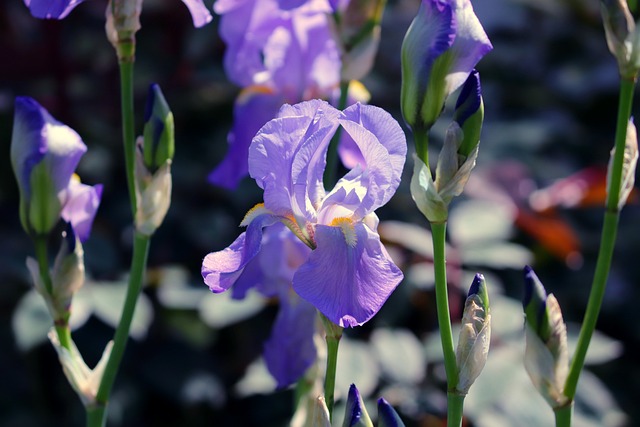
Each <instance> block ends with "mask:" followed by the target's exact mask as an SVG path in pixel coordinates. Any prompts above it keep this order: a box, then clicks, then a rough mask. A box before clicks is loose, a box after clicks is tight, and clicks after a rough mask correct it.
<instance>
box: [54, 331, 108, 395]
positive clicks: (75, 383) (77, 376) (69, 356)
mask: <svg viewBox="0 0 640 427" xmlns="http://www.w3.org/2000/svg"><path fill="white" fill-rule="evenodd" d="M49 340H50V341H51V344H53V347H54V348H55V349H56V352H57V353H58V358H59V359H60V364H61V365H62V369H63V371H64V374H65V376H66V377H67V380H69V384H71V387H73V389H74V390H75V391H76V393H77V394H78V396H80V399H81V400H82V403H83V404H84V406H86V407H89V406H91V405H94V404H95V403H96V396H97V394H98V388H99V387H100V382H101V381H102V376H103V374H104V370H105V368H106V366H107V361H108V360H109V357H110V356H111V349H112V348H113V341H109V343H108V344H107V345H106V347H105V349H104V351H103V353H102V357H101V358H100V361H99V362H98V364H97V365H96V366H95V368H93V369H90V368H89V367H88V366H87V364H86V363H85V362H84V359H83V358H82V355H81V354H80V352H79V351H78V348H77V347H76V345H75V344H74V342H73V341H71V342H70V348H69V349H67V348H64V347H62V346H61V345H60V341H59V340H58V335H57V334H56V333H55V331H54V330H53V329H52V330H51V331H50V332H49Z"/></svg>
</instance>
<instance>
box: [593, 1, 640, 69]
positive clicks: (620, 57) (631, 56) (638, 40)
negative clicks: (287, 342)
mask: <svg viewBox="0 0 640 427" xmlns="http://www.w3.org/2000/svg"><path fill="white" fill-rule="evenodd" d="M600 6H601V11H602V21H603V23H604V30H605V36H606V38H607V46H608V47H609V51H610V52H611V53H612V54H613V56H614V57H615V58H616V60H617V61H618V69H619V71H620V75H621V76H622V77H624V78H635V76H636V75H637V74H638V70H639V69H640V33H639V30H638V28H637V27H636V23H635V22H634V21H633V16H632V15H631V12H630V11H629V6H628V5H627V1H626V0H601V2H600Z"/></svg>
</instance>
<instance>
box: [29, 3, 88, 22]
mask: <svg viewBox="0 0 640 427" xmlns="http://www.w3.org/2000/svg"><path fill="white" fill-rule="evenodd" d="M83 1H84V0H24V4H25V5H26V6H27V7H28V8H29V11H30V12H31V15H33V16H34V17H36V18H41V19H63V18H65V17H66V16H67V15H68V14H69V12H71V11H72V10H73V9H74V8H75V7H76V6H77V5H79V4H80V3H82V2H83Z"/></svg>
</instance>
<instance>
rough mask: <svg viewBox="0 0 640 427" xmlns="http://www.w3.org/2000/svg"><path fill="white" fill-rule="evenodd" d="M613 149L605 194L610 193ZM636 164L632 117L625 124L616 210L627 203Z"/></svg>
mask: <svg viewBox="0 0 640 427" xmlns="http://www.w3.org/2000/svg"><path fill="white" fill-rule="evenodd" d="M615 152H616V150H615V148H614V149H613V150H611V157H610V159H609V167H608V168H607V193H609V192H611V173H612V169H613V159H614V155H615ZM637 164H638V136H637V133H636V126H635V125H634V124H633V117H632V118H631V119H630V120H629V123H628V124H627V138H626V141H625V145H624V157H623V159H622V174H621V182H620V192H619V194H618V210H620V209H622V207H623V206H624V205H625V203H626V202H627V199H628V198H629V194H631V191H632V190H633V186H634V184H635V177H636V166H637Z"/></svg>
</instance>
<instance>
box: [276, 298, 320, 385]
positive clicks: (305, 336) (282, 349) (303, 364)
mask: <svg viewBox="0 0 640 427" xmlns="http://www.w3.org/2000/svg"><path fill="white" fill-rule="evenodd" d="M315 322H316V309H315V307H314V306H313V305H311V304H309V303H308V302H307V301H305V300H303V299H302V298H300V297H299V296H298V295H296V293H295V292H293V291H291V290H287V291H286V292H285V293H283V295H282V296H281V298H280V310H279V311H278V316H277V317H276V321H275V323H274V325H273V328H272V330H271V336H270V337H269V339H268V340H267V341H266V342H265V344H264V359H265V362H266V365H267V369H268V370H269V372H270V373H271V375H273V377H274V378H275V379H276V381H277V382H278V388H283V387H287V386H288V385H290V384H293V383H295V382H296V381H298V380H299V379H300V377H302V375H304V373H305V372H306V371H307V369H309V368H310V367H311V365H312V364H313V362H314V361H315V359H316V347H315V344H314V342H313V334H314V333H315Z"/></svg>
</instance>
